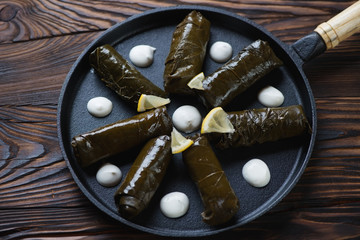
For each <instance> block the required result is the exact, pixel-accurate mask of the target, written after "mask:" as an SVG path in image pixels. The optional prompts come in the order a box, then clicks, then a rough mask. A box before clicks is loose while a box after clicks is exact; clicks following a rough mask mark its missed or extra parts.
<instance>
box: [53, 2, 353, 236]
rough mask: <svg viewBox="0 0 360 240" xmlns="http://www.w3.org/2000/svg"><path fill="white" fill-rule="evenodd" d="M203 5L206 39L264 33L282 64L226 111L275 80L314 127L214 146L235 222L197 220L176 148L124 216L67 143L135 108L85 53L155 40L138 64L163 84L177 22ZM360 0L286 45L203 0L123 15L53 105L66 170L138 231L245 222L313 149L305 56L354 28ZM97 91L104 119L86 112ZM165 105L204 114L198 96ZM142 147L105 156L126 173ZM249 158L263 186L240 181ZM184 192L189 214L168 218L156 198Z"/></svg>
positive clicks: (286, 184)
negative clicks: (142, 202)
mask: <svg viewBox="0 0 360 240" xmlns="http://www.w3.org/2000/svg"><path fill="white" fill-rule="evenodd" d="M191 10H197V11H200V12H201V13H202V14H203V15H204V16H205V17H206V18H207V19H209V20H210V22H211V24H212V26H211V39H210V42H209V45H211V44H212V43H213V42H215V41H218V40H222V41H226V42H229V43H230V44H231V45H232V46H233V49H234V53H236V52H238V51H240V50H241V49H242V48H243V47H245V46H247V45H249V44H250V43H251V42H253V41H255V40H257V39H262V40H265V41H268V42H269V43H270V45H271V47H272V48H273V49H274V51H275V53H276V54H277V56H278V57H279V58H280V59H282V60H283V62H284V63H285V64H284V66H282V67H280V68H279V69H276V70H274V71H273V72H271V73H270V74H269V75H268V76H266V77H265V78H264V79H262V80H261V81H260V82H259V83H257V84H255V85H254V86H252V87H251V88H250V89H249V90H248V91H247V92H246V93H244V94H243V95H241V96H239V97H238V98H236V99H235V100H234V101H233V102H232V103H231V104H229V105H228V106H227V107H226V108H225V110H226V111H235V110H241V109H249V108H260V107H263V106H261V105H260V103H259V102H258V101H257V100H256V94H257V91H258V89H260V88H261V87H263V86H265V85H269V84H270V85H273V86H275V87H276V88H278V89H279V90H280V91H282V92H283V93H284V95H285V102H284V105H294V104H301V105H302V106H303V107H304V110H305V113H306V116H307V117H308V119H309V121H310V123H311V126H312V130H313V131H312V134H311V135H308V136H304V137H299V138H292V139H288V140H285V141H277V142H274V143H265V144H261V145H259V146H255V147H248V148H241V149H233V150H226V151H219V150H215V151H216V154H217V156H218V157H219V160H220V161H221V164H222V166H223V169H224V171H225V173H226V175H227V177H228V179H229V181H230V184H231V185H232V187H233V188H234V191H235V193H236V194H237V196H238V198H239V200H240V210H239V212H238V213H237V215H236V216H235V217H234V219H233V221H231V222H229V223H228V224H226V225H223V226H218V227H210V226H207V225H206V224H205V223H203V222H202V221H201V217H200V213H201V212H202V211H203V206H202V203H201V201H200V198H199V194H198V192H197V189H196V187H195V185H194V184H193V183H192V182H191V180H190V178H189V176H188V175H187V173H186V170H185V168H184V166H183V163H182V160H181V156H178V155H174V156H173V161H172V162H171V165H170V167H169V170H168V172H167V174H166V176H165V179H164V180H163V182H162V184H161V186H160V188H159V189H158V191H157V192H156V194H155V196H154V198H153V199H152V201H151V203H150V206H149V207H148V208H147V209H146V210H145V211H144V212H143V213H142V214H141V215H140V216H139V217H138V218H136V219H134V220H132V221H128V220H126V219H124V218H122V217H120V216H119V214H118V213H117V210H116V206H115V203H114V200H113V195H114V192H115V191H116V188H117V187H114V188H104V187H102V186H100V185H99V184H98V183H97V182H96V179H95V175H96V171H97V169H98V168H99V167H100V165H101V163H99V164H95V165H93V166H91V167H89V168H86V169H82V168H81V167H80V166H79V165H78V163H77V161H76V160H75V156H74V154H73V152H72V149H71V138H72V137H73V136H75V135H77V134H80V133H84V132H87V131H90V130H92V129H94V128H97V127H100V126H103V125H105V124H108V123H112V122H115V121H117V120H119V119H125V118H128V117H130V116H133V115H135V114H136V112H134V111H133V110H132V109H130V108H129V107H128V106H127V105H126V104H125V103H124V102H122V101H121V100H119V98H118V96H116V94H115V93H114V92H112V91H111V90H110V89H108V88H107V87H105V86H104V84H103V83H101V81H99V79H98V77H97V76H96V74H95V73H94V71H93V70H92V69H91V67H90V65H89V61H88V56H89V53H90V52H91V51H92V50H93V49H95V48H96V47H98V46H100V45H103V44H111V45H113V46H114V48H115V49H116V50H117V51H119V52H120V54H122V55H123V56H124V57H127V56H128V52H129V50H130V49H131V48H132V47H133V46H135V45H139V44H148V45H151V46H153V47H156V54H155V60H154V63H153V64H152V65H151V66H150V67H148V68H142V69H139V70H140V71H141V72H142V74H143V75H145V76H146V77H147V78H149V79H150V80H152V81H153V82H154V84H156V85H158V86H160V87H162V84H163V80H162V73H163V69H164V61H165V58H166V56H167V54H168V51H169V47H170V42H171V37H172V33H173V31H174V29H175V26H176V25H177V24H178V23H179V22H180V21H181V20H182V19H183V18H184V17H185V16H186V15H187V14H188V13H189V12H190V11H191ZM359 13H360V2H357V3H355V4H354V5H353V6H351V7H350V8H348V9H347V10H345V11H344V12H342V13H341V14H339V15H337V16H336V17H335V18H333V19H331V20H330V21H328V22H327V23H323V24H321V25H319V26H318V27H317V28H316V29H315V31H314V32H312V33H310V34H309V35H307V36H305V37H303V38H301V39H300V40H298V41H296V42H295V43H294V44H293V45H291V46H288V45H286V44H284V43H282V42H281V41H280V40H278V39H277V38H276V37H274V36H273V35H272V34H271V33H270V32H268V31H267V30H266V29H264V28H263V27H261V26H259V25H257V24H255V23H254V22H252V21H250V20H248V19H246V18H244V17H241V16H238V15H236V14H233V13H230V12H227V11H225V10H221V9H218V8H211V7H204V6H176V7H168V8H159V9H155V10H151V11H147V12H144V13H142V14H139V15H136V16H133V17H130V18H128V19H127V20H125V21H123V22H121V23H119V24H116V25H115V26H113V27H111V28H110V29H108V30H107V31H106V32H104V33H103V34H102V35H101V36H100V37H99V38H97V39H96V40H95V41H93V42H92V43H91V44H90V45H89V46H88V47H87V48H86V49H85V50H84V51H83V53H82V54H81V55H80V56H79V58H78V59H77V61H76V62H75V63H74V65H73V67H72V68H71V70H70V72H69V74H68V75H67V77H66V80H65V82H64V85H63V88H62V90H61V94H60V98H59V105H58V117H57V122H58V136H59V143H60V147H61V150H62V153H63V156H64V158H65V160H66V162H67V165H68V168H69V169H70V172H71V174H72V176H73V178H74V180H75V182H76V183H77V185H78V186H79V188H80V189H81V191H82V192H83V193H84V194H85V196H86V197H87V198H88V199H89V200H90V201H91V202H92V203H93V204H94V205H95V206H96V207H98V208H99V209H100V210H101V211H103V212H104V213H105V214H107V215H108V216H110V217H112V218H114V219H116V220H117V221H119V222H121V223H123V224H126V225H129V226H131V227H133V228H136V229H139V230H141V231H145V232H149V233H153V234H157V235H162V236H176V237H190V236H205V235H213V234H217V233H220V232H223V231H226V230H229V229H232V228H235V227H239V226H241V225H243V224H245V223H248V222H250V221H252V220H254V219H255V218H258V217H259V216H261V215H262V214H264V213H266V212H267V211H269V210H270V209H271V208H272V207H273V206H275V205H276V204H277V203H278V202H279V201H281V200H282V199H283V198H284V197H285V196H286V195H287V194H288V193H289V192H290V190H291V189H292V188H293V187H294V185H295V184H296V183H297V181H298V180H299V178H300V176H301V175H302V173H303V171H304V169H305V167H306V165H307V162H308V160H309V158H310V156H311V153H312V149H313V146H314V142H315V136H316V106H315V101H314V97H313V95H312V92H311V89H310V86H309V83H308V80H307V78H306V76H305V74H304V72H303V70H302V66H303V64H304V63H305V62H307V61H309V60H310V59H312V58H314V57H316V56H318V55H319V54H321V53H323V52H324V51H326V50H327V49H331V48H333V47H335V46H336V45H337V44H338V43H339V42H340V41H342V40H344V39H345V38H346V37H348V36H350V35H351V34H353V33H355V32H356V31H357V30H358V29H359V27H360V20H359ZM218 67H219V64H218V63H215V62H213V61H212V60H211V59H210V58H209V56H206V59H205V63H204V72H205V74H209V73H211V72H213V71H214V70H216V69H217V68H218ZM96 96H105V97H107V98H109V99H110V100H111V101H112V102H113V103H114V109H113V111H112V113H111V114H110V115H109V116H108V117H106V118H95V117H92V116H91V115H90V114H88V113H87V110H86V104H87V101H88V100H90V99H91V98H93V97H96ZM171 100H172V102H171V104H170V105H169V106H168V111H169V113H170V114H171V113H172V112H173V111H174V110H175V109H176V108H177V107H179V106H181V105H184V104H191V105H194V106H195V107H197V108H198V109H199V110H200V112H201V113H202V116H205V114H206V113H207V110H206V109H204V107H203V106H202V105H201V104H200V103H199V102H198V101H196V100H195V99H192V98H185V99H184V98H181V97H176V96H171ZM138 150H139V149H133V150H131V151H128V152H126V153H123V154H121V155H120V156H115V157H113V158H111V159H107V161H109V162H112V163H113V164H116V165H118V166H119V167H120V169H121V170H122V171H123V173H124V174H126V172H127V171H128V169H129V168H130V166H131V162H132V161H133V159H135V157H136V154H137V152H138ZM251 158H261V159H263V160H264V161H265V162H266V163H267V165H268V166H269V168H270V171H271V175H272V178H271V181H270V183H269V184H268V185H267V186H266V187H264V188H260V189H258V188H254V187H251V186H250V185H249V184H247V183H246V182H245V180H244V179H243V177H242V175H241V169H242V167H243V165H244V164H245V163H246V161H247V160H250V159H251ZM172 191H181V192H184V193H186V194H187V195H188V196H189V198H190V203H191V205H190V209H189V211H188V213H187V214H186V215H185V216H183V217H181V218H179V219H169V218H166V217H165V216H164V215H162V214H161V211H160V210H159V202H160V199H161V197H162V196H164V195H165V194H166V193H168V192H172Z"/></svg>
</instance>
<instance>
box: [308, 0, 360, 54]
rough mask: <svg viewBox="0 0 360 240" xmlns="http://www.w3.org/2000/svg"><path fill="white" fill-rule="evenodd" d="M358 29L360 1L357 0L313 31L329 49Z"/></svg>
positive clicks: (359, 27) (359, 24)
mask: <svg viewBox="0 0 360 240" xmlns="http://www.w3.org/2000/svg"><path fill="white" fill-rule="evenodd" d="M359 30H360V1H357V2H355V3H354V4H353V5H351V6H350V7H348V8H346V9H345V10H344V11H342V12H341V13H339V14H338V15H336V16H335V17H333V18H331V19H330V20H329V21H327V22H324V23H321V24H320V25H319V26H317V28H316V29H315V32H317V33H318V34H319V35H320V36H321V37H322V39H323V40H324V42H325V44H326V49H331V48H334V47H336V46H337V45H338V44H339V43H340V42H341V41H343V40H345V39H346V38H348V37H350V36H351V35H353V34H354V33H356V32H358V31H359Z"/></svg>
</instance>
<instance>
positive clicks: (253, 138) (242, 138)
mask: <svg viewBox="0 0 360 240" xmlns="http://www.w3.org/2000/svg"><path fill="white" fill-rule="evenodd" d="M228 117H229V119H230V122H231V123H232V124H233V126H234V128H235V132H234V133H224V134H216V133H215V134H212V136H210V138H212V141H213V142H214V144H215V145H216V147H218V148H220V149H226V148H235V147H242V146H251V145H254V144H260V143H264V142H273V141H277V140H279V139H284V138H290V137H295V136H299V135H302V134H305V133H311V127H310V124H309V122H308V120H307V118H306V116H305V113H304V110H303V108H302V106H301V105H293V106H287V107H278V108H262V109H253V110H244V111H239V112H230V113H228ZM210 135H211V134H210Z"/></svg>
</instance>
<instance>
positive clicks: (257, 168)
mask: <svg viewBox="0 0 360 240" xmlns="http://www.w3.org/2000/svg"><path fill="white" fill-rule="evenodd" d="M242 174H243V177H244V178H245V180H246V181H247V182H248V183H249V184H250V185H251V186H253V187H259V188H260V187H265V186H266V185H267V184H268V183H269V182H270V170H269V168H268V166H267V165H266V163H265V162H263V161H262V160H260V159H256V158H255V159H252V160H250V161H248V162H247V163H246V164H245V165H244V167H243V169H242Z"/></svg>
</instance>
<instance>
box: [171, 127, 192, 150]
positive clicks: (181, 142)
mask: <svg viewBox="0 0 360 240" xmlns="http://www.w3.org/2000/svg"><path fill="white" fill-rule="evenodd" d="M193 143H194V141H193V140H191V139H187V138H185V137H184V136H183V135H181V133H179V132H178V131H177V130H176V129H175V128H173V130H172V132H171V152H172V153H173V154H176V153H181V152H183V151H185V150H186V149H188V148H189V147H190V146H191V145H192V144H193Z"/></svg>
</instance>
